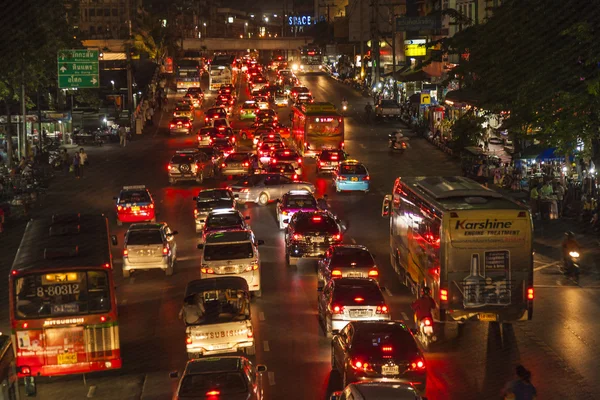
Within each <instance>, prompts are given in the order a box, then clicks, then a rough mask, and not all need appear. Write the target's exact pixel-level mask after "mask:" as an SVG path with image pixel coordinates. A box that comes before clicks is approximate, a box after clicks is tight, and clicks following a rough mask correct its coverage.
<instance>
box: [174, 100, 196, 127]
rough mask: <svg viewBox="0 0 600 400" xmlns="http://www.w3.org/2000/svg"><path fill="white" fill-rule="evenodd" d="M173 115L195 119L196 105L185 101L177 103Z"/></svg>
mask: <svg viewBox="0 0 600 400" xmlns="http://www.w3.org/2000/svg"><path fill="white" fill-rule="evenodd" d="M173 117H174V118H178V117H187V118H189V119H190V121H192V122H193V121H194V107H192V106H191V105H189V104H185V103H181V102H180V103H177V104H176V105H175V111H173Z"/></svg>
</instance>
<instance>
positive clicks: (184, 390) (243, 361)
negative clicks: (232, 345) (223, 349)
mask: <svg viewBox="0 0 600 400" xmlns="http://www.w3.org/2000/svg"><path fill="white" fill-rule="evenodd" d="M266 370H267V367H265V366H264V365H257V366H256V367H254V365H253V364H252V363H251V362H250V360H248V359H247V358H246V357H238V356H229V357H210V358H208V357H207V358H199V359H195V360H190V361H188V362H187V364H186V366H185V370H184V371H183V375H182V376H181V379H180V381H179V384H178V385H177V391H176V392H175V395H174V396H173V400H183V399H244V400H263V383H262V373H264V372H265V371H266ZM170 376H171V377H172V378H177V376H178V374H177V372H172V373H171V374H170Z"/></svg>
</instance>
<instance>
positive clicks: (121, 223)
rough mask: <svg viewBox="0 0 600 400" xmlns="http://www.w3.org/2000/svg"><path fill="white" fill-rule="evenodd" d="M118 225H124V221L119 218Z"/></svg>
mask: <svg viewBox="0 0 600 400" xmlns="http://www.w3.org/2000/svg"><path fill="white" fill-rule="evenodd" d="M117 226H123V221H121V220H120V219H118V218H117Z"/></svg>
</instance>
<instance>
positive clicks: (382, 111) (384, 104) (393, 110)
mask: <svg viewBox="0 0 600 400" xmlns="http://www.w3.org/2000/svg"><path fill="white" fill-rule="evenodd" d="M375 116H376V117H377V118H380V119H383V118H396V119H400V105H399V104H398V103H397V102H395V101H394V100H379V103H377V105H376V106H375Z"/></svg>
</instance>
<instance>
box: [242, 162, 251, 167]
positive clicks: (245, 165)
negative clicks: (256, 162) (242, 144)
mask: <svg viewBox="0 0 600 400" xmlns="http://www.w3.org/2000/svg"><path fill="white" fill-rule="evenodd" d="M242 166H244V167H249V166H250V164H249V163H247V162H245V163H243V164H242Z"/></svg>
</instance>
